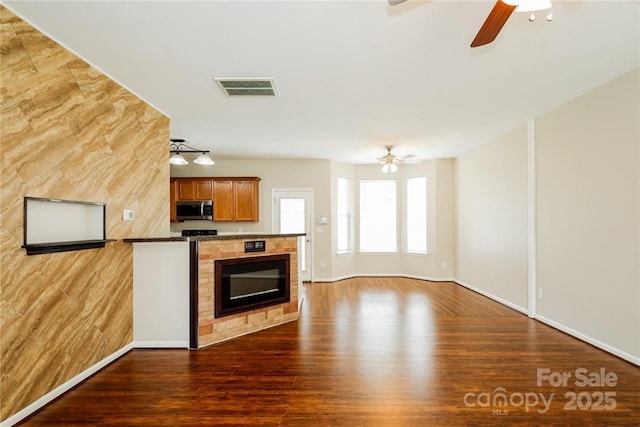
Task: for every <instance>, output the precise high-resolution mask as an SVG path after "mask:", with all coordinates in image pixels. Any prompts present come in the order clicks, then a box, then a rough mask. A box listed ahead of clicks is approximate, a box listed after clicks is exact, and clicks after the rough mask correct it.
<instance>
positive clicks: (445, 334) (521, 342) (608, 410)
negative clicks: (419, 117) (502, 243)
mask: <svg viewBox="0 0 640 427" xmlns="http://www.w3.org/2000/svg"><path fill="white" fill-rule="evenodd" d="M303 295H304V300H303V303H302V309H301V313H300V319H299V321H298V322H293V323H289V324H287V325H283V326H279V327H276V328H272V329H269V330H266V331H262V332H259V333H256V334H252V335H249V336H245V337H241V338H238V339H235V340H232V341H227V342H225V343H221V344H218V345H213V346H211V347H208V348H206V349H203V350H200V351H188V350H134V351H131V352H130V353H128V354H126V355H125V356H124V357H122V358H120V359H119V360H117V361H116V362H114V363H113V364H111V365H110V366H108V367H106V368H105V369H103V370H102V371H101V372H99V373H98V374H96V375H94V376H93V377H92V378H90V379H88V380H87V381H85V382H84V383H82V384H81V385H79V386H78V387H76V388H75V389H73V390H72V391H70V392H68V393H67V394H65V395H64V396H62V397H61V398H60V399H58V400H56V401H55V402H53V403H52V404H50V405H48V406H47V407H45V408H43V409H42V410H41V411H39V412H38V413H36V414H34V415H33V416H31V417H30V418H28V419H27V420H25V422H24V425H30V426H31V425H47V426H51V425H65V426H67V425H99V426H108V425H163V426H190V425H209V426H217V425H267V426H332V425H348V426H363V425H366V426H427V425H428V426H479V425H482V426H486V425H509V426H514V425H523V426H524V425H526V426H529V425H554V426H558V425H579V426H589V425H594V426H614V425H635V426H638V425H640V369H639V368H638V367H636V366H634V365H632V364H630V363H627V362H625V361H623V360H621V359H618V358H616V357H614V356H612V355H610V354H608V353H606V352H604V351H601V350H599V349H596V348H594V347H592V346H590V345H588V344H585V343H583V342H581V341H579V340H576V339H574V338H572V337H570V336H568V335H565V334H563V333H561V332H558V331H556V330H554V329H552V328H550V327H548V326H545V325H543V324H541V323H539V322H536V321H533V320H531V319H528V318H527V317H526V316H524V315H522V314H520V313H517V312H515V311H513V310H511V309H509V308H506V307H504V306H502V305H500V304H497V303H495V302H493V301H491V300H489V299H487V298H485V297H483V296H480V295H478V294H476V293H474V292H471V291H469V290H467V289H465V288H463V287H461V286H458V285H456V284H453V283H431V282H425V281H420V280H413V279H403V278H359V279H350V280H345V281H342V282H337V283H332V284H329V283H313V284H305V285H304V289H303ZM539 369H540V370H545V369H546V370H547V371H541V374H540V375H538V370H539ZM582 369H585V370H586V371H584V372H583V371H582ZM602 370H604V375H601V373H602ZM562 375H565V377H566V376H567V375H571V376H570V377H569V378H567V380H566V385H563V384H561V383H560V381H559V383H556V384H555V385H556V386H553V385H551V384H550V381H548V379H551V380H552V382H553V381H555V380H558V379H561V378H562ZM612 375H614V376H616V377H617V378H616V380H615V381H614V379H613V376H612ZM538 376H540V380H541V381H542V383H541V384H540V385H538ZM596 377H600V378H596ZM602 377H604V378H602ZM585 378H587V379H588V380H589V384H591V385H587V384H584V383H585V381H584V379H585ZM600 380H602V381H604V382H600ZM605 380H606V381H605ZM596 382H598V385H595V383H596ZM505 399H506V402H505Z"/></svg>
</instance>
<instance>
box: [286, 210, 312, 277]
mask: <svg viewBox="0 0 640 427" xmlns="http://www.w3.org/2000/svg"><path fill="white" fill-rule="evenodd" d="M304 203H305V200H304V199H284V198H282V199H280V232H281V233H285V234H289V233H291V234H295V233H306V230H305V228H306V227H305V218H306V213H305V206H304ZM304 239H305V237H304V236H300V237H298V267H299V268H300V271H307V266H306V263H305V261H306V259H307V258H306V254H305V250H306V246H305V244H304Z"/></svg>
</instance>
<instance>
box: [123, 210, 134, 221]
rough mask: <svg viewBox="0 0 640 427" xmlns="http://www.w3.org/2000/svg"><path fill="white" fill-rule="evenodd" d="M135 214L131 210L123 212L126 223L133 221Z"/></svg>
mask: <svg viewBox="0 0 640 427" xmlns="http://www.w3.org/2000/svg"><path fill="white" fill-rule="evenodd" d="M133 218H134V213H133V211H132V210H131V209H125V210H123V211H122V219H124V220H125V221H133Z"/></svg>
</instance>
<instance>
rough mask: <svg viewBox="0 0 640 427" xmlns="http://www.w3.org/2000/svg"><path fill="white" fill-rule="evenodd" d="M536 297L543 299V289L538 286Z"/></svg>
mask: <svg viewBox="0 0 640 427" xmlns="http://www.w3.org/2000/svg"><path fill="white" fill-rule="evenodd" d="M538 299H544V289H542V288H538Z"/></svg>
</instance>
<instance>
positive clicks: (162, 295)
mask: <svg viewBox="0 0 640 427" xmlns="http://www.w3.org/2000/svg"><path fill="white" fill-rule="evenodd" d="M303 235H304V234H231V235H216V236H190V237H181V236H180V237H166V238H130V239H124V241H125V242H128V243H132V244H133V340H134V344H135V345H136V347H179V348H180V347H182V348H186V347H188V348H190V349H198V348H202V347H205V346H208V345H211V344H214V343H217V342H221V341H225V340H227V339H231V338H235V337H238V336H241V335H245V334H249V333H252V332H257V331H260V330H262V329H266V328H270V327H273V326H277V325H280V324H283V323H286V322H290V321H293V320H297V318H298V285H299V276H298V237H299V236H303Z"/></svg>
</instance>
